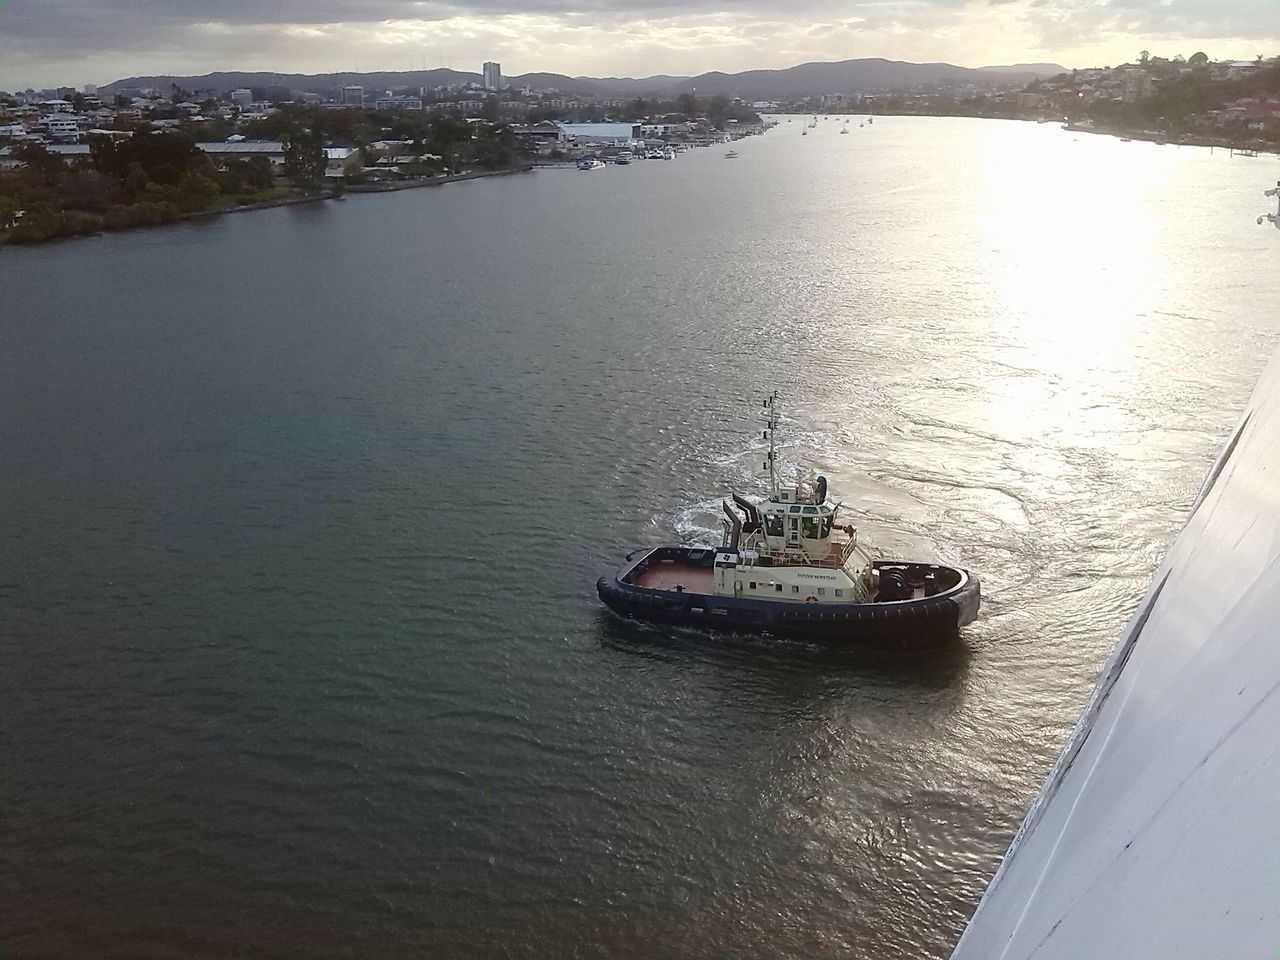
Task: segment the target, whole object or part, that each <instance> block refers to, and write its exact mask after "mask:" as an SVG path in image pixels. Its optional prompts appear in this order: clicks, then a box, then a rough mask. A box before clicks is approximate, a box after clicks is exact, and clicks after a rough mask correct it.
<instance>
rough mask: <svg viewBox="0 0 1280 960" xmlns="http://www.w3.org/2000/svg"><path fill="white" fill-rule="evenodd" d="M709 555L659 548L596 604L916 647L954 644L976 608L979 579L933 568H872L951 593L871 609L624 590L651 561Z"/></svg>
mask: <svg viewBox="0 0 1280 960" xmlns="http://www.w3.org/2000/svg"><path fill="white" fill-rule="evenodd" d="M710 552H711V551H702V550H698V549H689V548H685V547H658V548H656V549H654V550H650V551H646V552H645V554H644V556H642V557H640V558H639V559H637V560H636V561H635V562H633V563H630V564H628V565H627V566H626V567H624V568H623V569H622V570H620V571H619V572H618V573H617V574H616V575H614V576H611V577H601V578H600V579H599V580H598V581H596V591H597V592H598V593H599V594H600V599H601V600H603V601H604V603H605V604H606V605H607V606H608V607H609V608H610V609H611V610H613V611H614V612H615V613H618V614H620V615H622V616H624V617H629V618H633V619H637V620H648V621H651V622H654V623H665V624H672V625H677V626H686V627H702V628H706V629H713V630H733V631H746V632H752V633H772V634H776V635H784V636H789V637H798V638H804V639H811V640H821V641H828V642H834V643H847V644H864V643H865V644H885V643H888V644H918V643H921V642H924V641H936V640H944V639H947V638H949V637H954V636H955V634H956V632H957V631H958V630H959V628H960V627H962V626H964V625H965V624H967V623H971V622H972V621H973V619H974V618H975V617H976V616H977V613H978V606H979V604H980V603H981V586H980V584H979V583H978V579H977V577H975V576H973V575H972V574H970V573H968V571H965V570H958V569H955V568H950V567H939V566H937V565H933V564H917V563H903V562H899V561H889V560H882V561H877V562H876V566H877V567H894V568H898V569H911V570H919V571H931V572H935V573H936V572H945V574H946V575H948V576H949V577H950V576H954V579H955V580H956V581H957V583H956V585H955V586H953V587H950V588H949V589H946V590H942V591H940V592H938V593H935V594H934V595H932V596H923V597H919V598H916V599H911V600H896V601H878V602H871V603H795V602H786V601H776V600H757V599H750V598H742V597H727V596H726V597H722V596H714V595H708V594H705V593H688V592H676V591H673V590H663V589H653V588H650V587H643V586H638V585H637V584H634V583H630V582H628V580H629V578H630V577H631V576H632V575H633V574H634V573H635V572H636V571H637V569H642V568H643V565H644V564H646V563H648V562H649V561H651V560H653V559H655V558H661V557H664V556H667V557H669V556H681V558H682V559H684V558H685V557H694V558H697V557H698V556H700V555H702V554H704V553H705V554H707V555H709V554H710Z"/></svg>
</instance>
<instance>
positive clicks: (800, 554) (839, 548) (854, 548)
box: [745, 530, 871, 570]
mask: <svg viewBox="0 0 1280 960" xmlns="http://www.w3.org/2000/svg"><path fill="white" fill-rule="evenodd" d="M829 543H830V549H828V551H827V552H826V553H825V554H823V555H822V556H818V557H815V556H813V555H812V554H810V553H808V552H806V551H805V550H804V548H803V547H801V546H800V545H799V544H797V543H789V544H787V545H786V546H784V547H782V548H781V549H779V548H776V547H771V546H770V545H769V544H768V543H766V542H765V541H764V540H763V538H758V537H752V538H751V539H750V540H749V541H748V542H747V544H745V546H746V548H747V549H749V550H754V551H755V552H756V554H757V555H758V556H759V557H760V558H761V559H763V560H767V561H768V562H769V563H771V564H773V565H774V566H804V567H826V568H828V569H831V570H839V569H840V568H842V567H843V566H844V565H845V564H846V563H848V562H849V558H850V557H852V556H853V555H854V554H855V553H856V554H858V555H859V556H861V557H862V558H863V560H865V561H867V562H868V563H869V562H870V561H871V558H870V557H869V556H868V555H867V553H866V551H865V550H863V549H861V548H860V547H859V546H858V533H857V531H856V530H855V531H854V532H853V533H851V534H850V535H849V539H848V540H845V541H843V542H842V541H839V540H834V539H833V540H831V541H829Z"/></svg>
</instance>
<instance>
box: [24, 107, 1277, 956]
mask: <svg viewBox="0 0 1280 960" xmlns="http://www.w3.org/2000/svg"><path fill="white" fill-rule="evenodd" d="M838 129H839V123H838V121H836V120H827V121H821V122H819V124H818V127H817V128H816V129H813V130H810V131H809V133H808V135H806V136H804V137H801V135H800V131H801V121H800V120H799V118H797V119H796V120H794V121H793V122H791V123H787V122H783V123H782V124H781V125H780V126H779V127H778V128H776V129H775V130H773V131H772V132H771V133H769V134H768V135H767V136H765V137H762V138H754V139H749V140H745V141H743V142H742V143H740V144H738V145H737V149H738V152H739V153H740V154H741V156H740V157H739V158H738V159H734V160H726V159H725V158H724V157H723V150H719V149H710V150H700V151H694V152H691V153H688V154H684V155H682V156H681V157H680V158H679V159H677V160H675V161H673V162H657V161H654V162H648V161H646V162H643V163H636V164H633V165H631V166H630V167H628V168H613V167H611V168H608V169H606V170H603V171H596V172H592V173H590V174H588V173H580V172H577V171H558V170H549V171H547V170H544V171H539V172H535V173H531V174H527V175H520V176H515V177H508V178H498V179H493V180H487V181H477V182H472V183H467V184H460V185H451V186H448V187H444V188H440V189H436V190H414V191H407V192H403V193H398V194H391V195H374V196H353V197H350V198H349V199H348V200H347V201H345V202H343V203H327V204H320V205H309V206H301V207H292V208H284V209H277V210H270V211H264V212H255V213H251V214H246V215H243V216H230V217H224V218H222V219H220V220H217V221H214V222H209V223H203V224H195V225H186V226H181V227H176V228H167V229H157V230H154V231H149V232H138V233H129V234H117V235H112V236H108V237H102V238H96V239H91V240H82V241H74V242H68V243H63V244H57V245H52V246H46V247H41V248H29V249H16V248H14V249H6V250H4V251H3V253H0V282H2V284H3V290H4V291H5V293H4V304H5V306H4V308H3V310H2V311H0V315H2V316H3V323H2V324H0V450H3V451H4V454H3V457H0V529H2V530H3V534H4V540H3V543H4V550H3V555H2V556H0V618H2V619H0V629H2V637H0V702H2V703H3V704H4V708H5V709H4V714H3V720H2V721H0V732H2V733H3V738H2V740H0V743H2V746H3V753H2V754H0V762H2V767H0V773H2V775H0V853H2V856H3V869H0V897H2V898H3V902H4V905H5V906H4V910H3V912H2V913H0V945H2V946H3V949H4V950H5V952H6V955H12V956H13V957H15V958H16V957H24V958H25V957H39V956H90V955H96V956H126V955H127V956H150V957H204V956H268V957H270V956H281V957H283V956H289V957H298V958H311V957H315V958H321V957H323V958H333V957H341V956H350V957H371V956H379V957H382V956H385V957H392V956H408V955H418V956H459V957H504V956H505V957H533V956H546V957H567V956H580V957H710V956H723V957H729V956H732V957H743V958H752V957H760V958H772V957H780V956H789V957H805V958H817V957H846V956H866V957H899V956H901V957H944V956H946V954H947V953H948V951H949V949H950V946H951V945H952V944H953V943H954V940H955V938H956V936H957V935H958V933H959V930H960V929H961V927H962V926H963V923H964V921H965V919H966V917H967V916H968V914H969V913H970V912H971V911H972V909H973V907H974V905H975V903H976V900H977V897H978V896H979V895H980V893H981V891H982V889H983V887H984V885H985V883H986V881H987V879H988V878H989V877H990V875H991V873H992V871H993V870H994V868H995V866H996V864H997V862H998V860H999V857H1000V855H1001V854H1002V852H1003V850H1004V847H1005V846H1006V844H1007V843H1008V841H1009V839H1010V837H1011V836H1012V833H1013V831H1014V829H1015V828H1016V826H1017V824H1018V822H1019V820H1020V818H1021V815H1022V813H1023V811H1024V809H1025V806H1026V804H1027V802H1028V801H1029V800H1030V798H1031V797H1032V796H1033V794H1034V792H1035V790H1036V789H1037V787H1038V785H1039V783H1040V781H1041V779H1042V778H1043V776H1044V774H1045V772H1046V770H1047V768H1048V765H1049V763H1050V762H1051V760H1052V758H1053V757H1054V756H1055V754H1056V752H1057V750H1058V749H1059V746H1060V744H1061V742H1062V740H1063V737H1064V735H1065V733H1066V732H1067V731H1068V729H1069V728H1070V726H1071V724H1072V723H1073V721H1074V718H1075V716H1076V714H1077V712H1078V710H1079V708H1080V706H1081V704H1082V702H1083V700H1084V698H1085V697H1086V696H1087V694H1088V691H1089V690H1090V688H1091V684H1092V680H1093V677H1094V675H1095V673H1096V671H1097V669H1098V668H1099V666H1100V665H1101V663H1102V662H1103V660H1104V659H1105V657H1106V655H1107V654H1108V652H1109V651H1110V649H1111V647H1112V645H1113V643H1114V641H1115V639H1116V637H1117V635H1118V633H1119V631H1120V630H1121V629H1122V627H1123V625H1124V623H1125V621H1126V619H1127V617H1128V615H1129V613H1130V611H1131V610H1132V609H1133V607H1134V605H1135V604H1136V602H1137V600H1138V598H1139V597H1140V596H1141V594H1142V592H1143V591H1144V589H1145V587H1146V584H1147V581H1148V579H1149V577H1150V574H1151V572H1152V571H1153V569H1154V567H1155V566H1156V564H1157V563H1158V561H1159V559H1160V557H1161V555H1162V553H1163V550H1164V549H1165V547H1166V546H1167V545H1168V543H1169V542H1170V540H1171V538H1172V537H1173V535H1174V534H1175V533H1176V531H1177V528H1178V526H1179V524H1180V522H1181V520H1182V517H1183V515H1184V513H1185V511H1186V510H1187V508H1188V506H1189V504H1190V501H1191V499H1192V497H1193V495H1194V493H1195V490H1196V488H1197V485H1198V484H1199V482H1200V480H1201V478H1202V477H1203V474H1204V471H1205V469H1206V467H1207V465H1208V463H1209V461H1210V459H1211V457H1212V456H1213V455H1214V454H1215V452H1216V450H1217V449H1218V447H1219V446H1220V445H1221V443H1222V441H1223V439H1224V438H1225V436H1226V435H1227V433H1228V432H1229V430H1230V429H1231V427H1232V426H1233V424H1234V422H1235V420H1236V417H1237V412H1238V410H1239V408H1240V407H1241V406H1242V404H1243V403H1244V401H1245V399H1246V397H1247V395H1248V392H1249V390H1250V388H1251V386H1252V383H1253V380H1254V378H1255V377H1256V375H1257V374H1258V372H1259V371H1260V369H1261V367H1262V365H1263V363H1264V362H1265V360H1266V358H1267V356H1268V355H1269V353H1270V351H1271V349H1272V346H1273V344H1274V342H1275V340H1276V334H1277V327H1278V323H1277V320H1276V317H1277V316H1280V310H1277V307H1280V294H1278V293H1277V291H1276V288H1275V286H1274V284H1271V283H1269V282H1268V275H1267V269H1266V268H1267V267H1268V266H1269V265H1270V264H1271V263H1273V262H1274V258H1275V256H1276V247H1275V244H1276V243H1277V238H1276V237H1275V235H1274V231H1272V230H1271V229H1270V228H1266V229H1264V228H1260V227H1257V226H1255V225H1254V223H1253V218H1254V217H1255V216H1256V215H1257V214H1259V213H1261V212H1263V211H1264V210H1265V209H1266V201H1264V199H1263V198H1262V196H1261V191H1262V190H1263V189H1264V188H1265V187H1267V186H1268V185H1270V184H1271V183H1273V182H1274V181H1275V179H1276V176H1277V173H1276V165H1275V161H1274V160H1271V159H1266V158H1256V159H1242V158H1231V157H1229V156H1228V155H1226V154H1224V153H1222V152H1217V153H1213V154H1211V153H1210V152H1208V151H1205V150H1198V149H1189V148H1181V149H1180V148H1176V147H1173V146H1157V145H1154V144H1145V143H1120V142H1118V141H1115V140H1112V139H1109V138H1101V137H1089V136H1087V135H1078V134H1070V133H1067V132H1064V131H1062V130H1060V129H1058V128H1057V127H1056V126H1053V125H1035V124H1015V123H1001V122H984V121H972V120H956V119H907V118H881V119H879V120H877V121H876V123H875V124H874V126H871V127H860V126H859V125H858V123H857V121H856V120H855V122H854V123H853V125H852V128H851V131H850V135H847V136H841V135H839V134H838ZM774 388H777V389H778V390H780V391H781V393H782V396H783V402H784V405H785V406H784V409H785V413H786V418H785V421H784V425H783V429H782V430H781V431H780V438H781V439H782V441H783V443H784V453H783V456H785V457H787V458H788V459H789V460H791V461H792V462H803V463H804V464H805V465H806V466H807V467H809V468H811V469H815V470H817V471H819V472H821V473H823V474H825V475H826V476H827V477H828V478H830V481H831V486H832V490H833V494H834V497H835V499H838V500H843V501H844V502H845V504H846V508H845V509H846V510H848V511H849V513H850V515H852V516H853V517H854V518H855V520H856V522H858V524H859V526H860V528H861V530H862V535H863V536H864V537H865V538H868V539H874V540H875V541H876V542H877V543H879V544H880V545H881V547H882V548H883V549H884V552H886V553H890V554H895V553H896V554H910V555H912V556H919V557H926V558H939V559H942V560H944V561H950V562H955V563H959V564H963V565H965V566H967V567H970V568H972V569H973V570H975V571H976V572H977V573H978V574H979V575H980V576H981V578H982V581H983V585H984V592H985V604H984V608H983V612H982V615H981V617H980V619H979V621H978V622H977V623H976V624H974V625H973V626H972V627H970V628H967V629H966V630H965V632H964V634H963V636H962V638H961V641H960V642H959V643H957V644H956V645H955V646H954V647H952V648H951V649H948V650H944V651H941V652H939V653H936V654H933V655H930V656H928V657H923V658H914V659H909V660H908V661H907V662H901V661H897V660H895V661H883V660H879V659H876V658H868V657H857V656H849V655H846V654H840V653H835V652H832V651H829V650H822V649H815V648H811V647H806V646H804V645H784V644H781V643H778V642H773V641H770V640H768V639H757V640H744V639H740V638H739V639H735V638H727V637H715V636H704V635H700V634H697V633H686V632H680V631H671V630H665V629H655V628H649V627H643V626H638V625H631V624H627V623H623V622H620V621H618V620H615V619H614V618H613V617H612V616H611V615H609V614H607V613H606V612H605V611H604V610H603V609H602V608H601V606H600V604H599V603H598V601H597V599H596V597H595V595H594V589H593V584H594V580H595V578H596V577H597V576H598V575H600V574H601V573H602V572H605V571H607V570H610V569H612V568H614V567H616V566H617V565H618V563H619V562H620V561H621V558H622V556H623V555H624V554H625V553H627V552H628V551H629V550H631V549H633V548H634V547H636V546H639V545H645V544H657V543H663V542H669V541H672V540H683V541H689V542H694V541H699V540H706V539H708V538H714V537H715V536H717V533H716V524H715V520H714V513H715V509H716V505H717V503H718V498H720V497H721V496H722V495H724V493H725V492H726V489H727V488H728V487H735V488H737V489H739V490H741V491H743V492H746V493H759V492H761V491H762V490H763V484H762V480H761V478H760V475H759V473H758V470H757V469H756V468H758V466H759V453H758V449H759V442H758V438H759V435H760V434H759V429H760V424H759V420H758V417H757V414H758V411H759V400H760V398H761V397H762V396H763V395H764V394H765V393H767V392H768V391H769V390H771V389H774ZM1223 575H1224V576H1226V575H1229V571H1224V574H1223Z"/></svg>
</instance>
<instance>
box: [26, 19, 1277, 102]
mask: <svg viewBox="0 0 1280 960" xmlns="http://www.w3.org/2000/svg"><path fill="white" fill-rule="evenodd" d="M1277 48H1280V4H1277V3H1274V2H1267V3H1264V2H1261V0H1060V2H1058V3H1055V4H1053V5H1047V4H1044V3H1042V2H1040V0H1003V2H997V0H846V2H836V0H795V2H785V0H745V2H743V3H740V4H738V5H737V7H736V9H735V10H734V11H733V12H727V11H725V10H723V9H721V8H720V6H717V5H715V4H709V3H703V2H699V0H685V2H682V3H678V4H677V3H675V2H674V0H632V2H631V3H627V4H623V3H620V2H618V0H533V2H530V3H516V2H515V0H442V2H424V0H354V2H348V3H344V4H329V3H326V2H323V0H319V2H307V3H303V2H302V0H285V2H282V3H279V4H274V5H272V6H271V8H270V9H269V10H268V9H265V8H262V7H260V6H259V5H257V4H251V3H249V2H248V0H210V2H206V3H203V4H200V5H199V6H198V7H197V8H194V9H193V7H192V5H191V4H189V3H185V2H182V0H155V2H152V3H148V4H146V5H145V6H144V5H140V4H136V3H131V2H128V0H101V2H95V3H92V4H90V3H86V2H85V0H6V2H5V3H4V4H3V6H0V87H6V88H14V87H26V86H49V85H54V84H70V85H75V86H82V85H83V84H86V83H92V84H98V85H103V84H107V83H110V82H112V81H115V80H119V79H122V78H125V77H128V76H134V75H149V74H165V73H170V74H183V75H187V74H202V73H206V72H211V71H218V70H265V71H273V72H282V73H288V72H298V73H320V72H336V71H372V70H417V69H424V68H432V67H440V66H445V67H452V68H455V69H462V70H466V71H468V72H473V71H478V70H479V69H480V65H481V64H482V63H483V62H485V61H495V62H499V63H502V64H503V72H504V73H505V74H506V75H508V76H510V75H516V76H518V75H520V74H523V73H529V72H539V71H546V72H557V73H566V74H570V75H575V76H578V75H590V76H636V77H643V76H648V75H653V74H676V75H696V74H699V73H702V72H705V71H709V70H722V71H725V72H737V71H741V70H749V69H772V68H782V67H788V66H792V65H794V64H797V63H804V62H808V61H830V60H844V59H852V58H859V57H885V58H888V59H895V60H909V61H915V62H934V61H943V62H948V63H954V64H956V65H958V66H969V67H978V66H985V65H990V64H1000V63H1009V62H1026V61H1051V62H1058V63H1062V64H1063V65H1065V66H1068V67H1086V66H1100V65H1104V64H1107V65H1109V64H1113V63H1119V62H1124V61H1126V60H1132V59H1134V58H1136V56H1137V54H1138V51H1139V50H1141V49H1149V50H1152V51H1153V52H1158V53H1162V54H1164V55H1168V56H1173V55H1174V54H1178V53H1181V54H1183V55H1190V54H1191V53H1193V52H1195V51H1196V50H1201V49H1203V50H1205V51H1206V52H1208V53H1209V54H1210V55H1211V56H1213V57H1214V58H1217V59H1228V58H1235V57H1239V58H1247V57H1252V56H1254V55H1255V54H1257V53H1265V52H1268V51H1271V50H1274V49H1277Z"/></svg>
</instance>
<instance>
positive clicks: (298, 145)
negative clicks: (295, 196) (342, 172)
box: [284, 132, 327, 190]
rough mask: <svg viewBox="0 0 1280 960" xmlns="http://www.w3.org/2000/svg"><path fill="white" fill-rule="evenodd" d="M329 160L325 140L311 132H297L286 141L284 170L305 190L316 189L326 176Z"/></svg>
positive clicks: (286, 174)
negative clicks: (326, 156) (325, 149)
mask: <svg viewBox="0 0 1280 960" xmlns="http://www.w3.org/2000/svg"><path fill="white" fill-rule="evenodd" d="M326 163H327V160H326V158H325V153H324V141H323V140H322V139H321V138H320V137H319V136H318V135H317V134H314V133H311V132H306V133H300V134H295V135H293V136H290V137H287V138H286V139H285V141H284V172H285V176H287V177H288V178H289V179H290V180H292V181H293V182H294V183H295V184H296V185H297V186H299V187H301V188H302V189H304V190H314V189H315V188H316V187H317V186H319V185H320V181H321V180H322V179H323V178H324V170H325V165H326Z"/></svg>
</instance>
